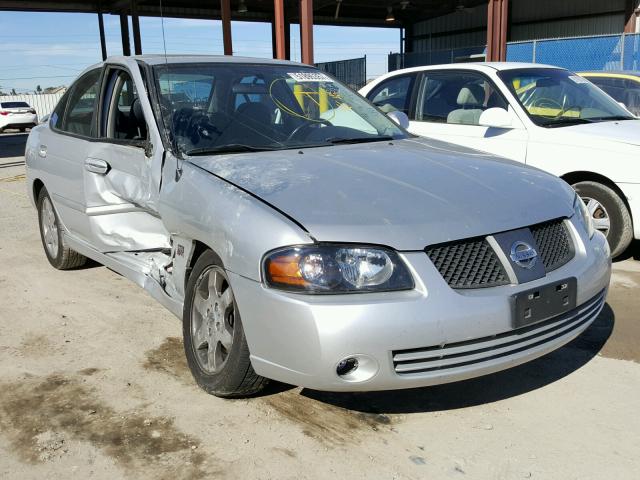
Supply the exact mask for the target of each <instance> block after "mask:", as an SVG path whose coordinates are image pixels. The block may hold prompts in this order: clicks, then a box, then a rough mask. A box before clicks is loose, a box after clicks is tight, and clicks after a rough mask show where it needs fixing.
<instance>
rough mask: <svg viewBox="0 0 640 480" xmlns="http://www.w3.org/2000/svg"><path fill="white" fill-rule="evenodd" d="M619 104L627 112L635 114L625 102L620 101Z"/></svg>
mask: <svg viewBox="0 0 640 480" xmlns="http://www.w3.org/2000/svg"><path fill="white" fill-rule="evenodd" d="M618 105H620V106H621V107H622V108H624V109H625V110H626V111H627V112H629V113H631V115H633V113H632V112H631V110H629V107H627V106H626V105H625V104H624V103H622V102H618Z"/></svg>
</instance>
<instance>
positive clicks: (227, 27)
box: [220, 0, 233, 55]
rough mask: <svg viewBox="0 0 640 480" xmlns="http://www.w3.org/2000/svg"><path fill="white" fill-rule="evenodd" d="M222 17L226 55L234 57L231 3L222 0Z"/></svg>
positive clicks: (223, 42) (228, 0) (227, 0)
mask: <svg viewBox="0 0 640 480" xmlns="http://www.w3.org/2000/svg"><path fill="white" fill-rule="evenodd" d="M220 17H221V19H222V44H223V47H224V54H225V55H233V44H232V42H231V1H230V0H220Z"/></svg>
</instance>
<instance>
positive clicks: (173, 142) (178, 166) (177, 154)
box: [159, 0, 182, 181]
mask: <svg viewBox="0 0 640 480" xmlns="http://www.w3.org/2000/svg"><path fill="white" fill-rule="evenodd" d="M160 27H161V29H162V48H163V50H164V64H165V68H166V71H167V89H168V91H169V104H170V105H171V106H170V111H169V113H170V118H169V132H170V134H171V145H172V146H173V150H174V152H175V157H176V181H178V180H180V177H181V176H182V165H181V163H180V162H181V158H180V150H179V149H178V146H177V144H176V135H175V131H174V125H173V111H172V110H173V103H172V101H171V77H170V73H169V59H168V57H167V40H166V38H165V34H164V13H163V11H162V0H160ZM159 94H160V95H162V92H159Z"/></svg>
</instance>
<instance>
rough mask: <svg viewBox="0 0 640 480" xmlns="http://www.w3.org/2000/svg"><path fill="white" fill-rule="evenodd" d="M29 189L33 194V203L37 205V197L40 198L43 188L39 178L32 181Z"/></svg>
mask: <svg viewBox="0 0 640 480" xmlns="http://www.w3.org/2000/svg"><path fill="white" fill-rule="evenodd" d="M31 188H32V193H33V203H38V196H40V192H41V191H42V189H43V188H44V182H43V181H42V180H40V179H39V178H36V179H34V180H33V184H32V186H31Z"/></svg>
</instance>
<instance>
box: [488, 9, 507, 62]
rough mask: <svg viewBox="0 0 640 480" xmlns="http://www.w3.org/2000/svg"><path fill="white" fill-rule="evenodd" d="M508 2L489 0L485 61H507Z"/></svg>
mask: <svg viewBox="0 0 640 480" xmlns="http://www.w3.org/2000/svg"><path fill="white" fill-rule="evenodd" d="M508 25H509V0H489V5H488V7H487V61H489V62H504V61H505V60H506V59H507V28H508Z"/></svg>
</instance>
